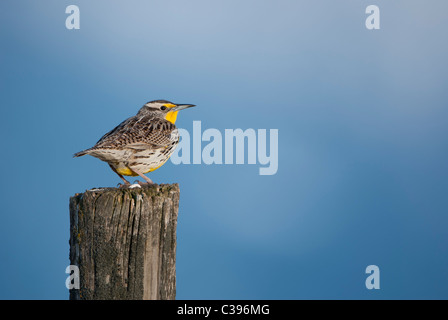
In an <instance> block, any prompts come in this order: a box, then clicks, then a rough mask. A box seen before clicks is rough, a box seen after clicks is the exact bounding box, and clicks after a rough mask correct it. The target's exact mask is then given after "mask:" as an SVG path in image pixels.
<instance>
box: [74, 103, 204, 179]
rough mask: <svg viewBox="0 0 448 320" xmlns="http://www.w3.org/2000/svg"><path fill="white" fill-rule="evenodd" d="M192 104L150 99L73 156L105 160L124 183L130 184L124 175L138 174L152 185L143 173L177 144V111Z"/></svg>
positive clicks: (161, 160) (166, 156)
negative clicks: (87, 156)
mask: <svg viewBox="0 0 448 320" xmlns="http://www.w3.org/2000/svg"><path fill="white" fill-rule="evenodd" d="M191 107H195V105H194V104H181V103H173V102H170V101H168V100H153V101H149V102H147V103H146V104H144V105H143V106H142V107H141V108H140V110H139V111H138V112H137V114H136V115H135V116H132V117H130V118H128V119H126V120H124V121H123V122H122V123H120V124H119V125H118V126H116V127H115V128H114V129H112V130H111V131H109V132H108V133H106V134H105V135H104V136H102V137H101V139H100V140H98V142H97V143H96V144H95V145H94V146H93V147H91V148H88V149H85V150H82V151H80V152H77V153H75V154H74V155H73V157H75V158H76V157H82V156H84V155H91V156H93V157H96V158H98V159H100V160H102V161H104V162H107V163H108V164H109V166H110V168H111V169H112V171H114V172H115V173H116V174H117V175H118V176H119V177H120V178H121V180H123V182H124V185H122V184H119V185H120V187H128V186H130V185H131V184H130V182H129V181H127V180H126V179H125V178H124V176H140V177H141V178H143V179H144V180H145V181H146V183H142V182H138V183H139V184H140V185H148V184H153V182H152V180H151V179H150V178H148V177H147V176H146V175H145V173H148V172H152V171H154V170H156V169H158V168H160V167H161V166H162V165H163V164H164V163H165V162H166V161H168V159H169V158H170V156H171V155H172V153H173V152H174V150H175V149H176V146H177V144H178V143H179V132H178V129H177V128H176V125H175V123H176V119H177V113H178V112H179V111H180V110H184V109H187V108H191Z"/></svg>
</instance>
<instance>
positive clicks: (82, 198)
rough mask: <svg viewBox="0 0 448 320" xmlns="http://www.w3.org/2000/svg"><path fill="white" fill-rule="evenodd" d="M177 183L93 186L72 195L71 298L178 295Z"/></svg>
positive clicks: (145, 297)
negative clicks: (75, 285)
mask: <svg viewBox="0 0 448 320" xmlns="http://www.w3.org/2000/svg"><path fill="white" fill-rule="evenodd" d="M178 208H179V186H178V184H172V185H153V186H147V187H143V188H133V189H128V188H123V189H117V188H104V189H92V190H89V191H86V192H84V193H81V194H76V195H75V196H73V197H71V198H70V264H72V265H76V266H78V267H79V274H80V288H79V289H71V290H70V299H71V300H78V299H81V300H92V299H102V300H105V299H107V300H109V299H135V300H140V299H151V300H155V299H157V300H158V299H163V300H165V299H167V300H168V299H175V296H176V265H175V263H176V227H177V214H178Z"/></svg>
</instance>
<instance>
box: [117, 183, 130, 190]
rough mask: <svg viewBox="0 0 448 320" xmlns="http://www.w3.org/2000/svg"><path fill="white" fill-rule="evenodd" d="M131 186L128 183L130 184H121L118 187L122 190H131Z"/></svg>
mask: <svg viewBox="0 0 448 320" xmlns="http://www.w3.org/2000/svg"><path fill="white" fill-rule="evenodd" d="M130 186H131V184H130V183H129V182H128V183H124V184H123V183H119V184H117V187H118V188H120V189H124V188H129V187H130Z"/></svg>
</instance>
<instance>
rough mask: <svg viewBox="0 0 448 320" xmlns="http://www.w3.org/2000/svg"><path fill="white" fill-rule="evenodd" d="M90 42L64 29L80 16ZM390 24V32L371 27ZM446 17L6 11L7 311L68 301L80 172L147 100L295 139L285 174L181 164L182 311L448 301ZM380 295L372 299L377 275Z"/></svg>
mask: <svg viewBox="0 0 448 320" xmlns="http://www.w3.org/2000/svg"><path fill="white" fill-rule="evenodd" d="M70 4H76V5H78V6H79V8H80V11H81V29H80V30H67V29H66V28H65V19H66V17H67V14H65V8H66V6H68V5H70ZM370 4H376V5H378V6H379V8H380V9H381V30H374V31H369V30H367V29H366V28H365V26H364V21H365V19H366V17H367V15H366V14H365V9H366V7H367V6H368V5H370ZM447 12H448V3H447V2H446V1H444V0H432V1H430V2H424V1H404V0H395V1H384V0H374V1H349V0H340V1H332V0H313V1H311V0H307V1H299V0H295V1H293V0H290V1H288V0H280V1H267V0H265V1H259V0H258V1H255V0H244V1H236V0H226V1H206V0H201V1H199V0H192V1H180V0H179V1H126V2H125V1H105V0H102V1H99V0H98V1H56V0H54V1H47V0H41V1H24V0H20V1H12V0H3V1H1V2H0V39H1V46H0V93H1V94H0V103H1V110H2V113H1V114H2V117H1V119H2V121H1V122H2V123H1V126H0V133H1V137H2V146H3V150H2V154H3V156H2V157H1V158H0V164H1V168H3V170H2V184H1V187H0V188H1V190H0V191H1V192H0V197H1V206H2V209H1V221H2V222H1V224H0V257H1V258H0V259H1V260H0V283H1V285H0V298H1V299H68V291H67V289H66V288H65V279H66V276H67V275H66V274H65V268H66V266H67V265H68V264H69V258H68V253H69V245H68V239H69V208H68V203H69V197H70V196H72V195H73V194H75V193H77V192H83V191H85V190H86V189H90V188H93V187H105V186H116V184H117V183H119V182H120V180H119V178H118V177H117V176H116V175H115V174H114V173H113V172H112V171H111V170H110V169H109V168H108V166H107V165H106V164H105V163H103V162H101V161H99V160H97V159H95V158H92V157H90V158H89V157H85V158H80V159H73V158H72V154H73V153H74V152H77V151H79V150H81V149H84V148H87V147H90V146H92V145H93V144H94V143H95V142H96V141H97V140H98V139H99V138H100V137H101V136H102V135H103V134H104V133H106V132H107V131H109V130H110V129H112V128H113V127H114V126H116V125H117V124H118V123H120V122H121V121H122V120H124V119H125V118H127V117H129V116H131V115H134V114H135V113H136V112H137V111H138V109H139V108H140V107H141V106H142V105H143V104H144V103H145V102H147V101H149V100H154V99H167V100H171V101H174V102H182V103H193V104H196V105H198V107H197V108H194V109H189V110H187V111H184V112H182V114H180V115H179V119H178V122H177V125H178V126H179V127H183V128H185V129H187V130H191V128H192V122H193V121H194V120H201V121H202V128H203V130H204V129H207V128H217V129H219V130H221V131H222V132H223V131H224V129H226V128H230V129H233V128H242V129H247V128H254V129H259V128H261V129H271V128H272V129H278V130H279V169H278V173H277V174H276V175H274V176H260V175H258V165H210V166H207V165H178V166H175V165H173V164H172V163H170V162H168V163H167V164H166V165H165V166H164V167H162V168H161V169H160V170H158V171H156V172H154V173H153V174H151V175H150V177H151V179H153V180H154V181H155V182H158V183H171V182H178V183H179V184H180V187H181V202H180V211H179V220H178V251H177V298H178V299H447V298H448V255H447V244H448V243H447V240H448V228H447V223H448V218H447V212H448V211H447V191H448V164H447V156H448V126H447V124H448V90H447V89H448V88H447V83H448V63H447V58H446V57H448V43H447V41H446V36H447V31H448V26H447V20H446V14H447ZM370 264H375V265H378V267H379V268H380V270H381V289H380V290H367V289H366V288H365V285H364V283H365V279H366V277H367V275H366V274H365V268H366V267H367V266H368V265H370Z"/></svg>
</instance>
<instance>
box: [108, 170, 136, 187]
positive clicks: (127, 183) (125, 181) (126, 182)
mask: <svg viewBox="0 0 448 320" xmlns="http://www.w3.org/2000/svg"><path fill="white" fill-rule="evenodd" d="M109 167H110V168H111V169H112V171H113V172H115V173H116V174H118V176H119V177H120V178H121V180H123V182H124V185H121V186H120V188H121V187H128V186H130V185H131V183H130V182H129V181H128V180H126V179H125V178H124V177H123V176H122V175H121V174H119V173H118V172H117V170H115V168H114V167H113V166H112V165H111V164H109Z"/></svg>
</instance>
